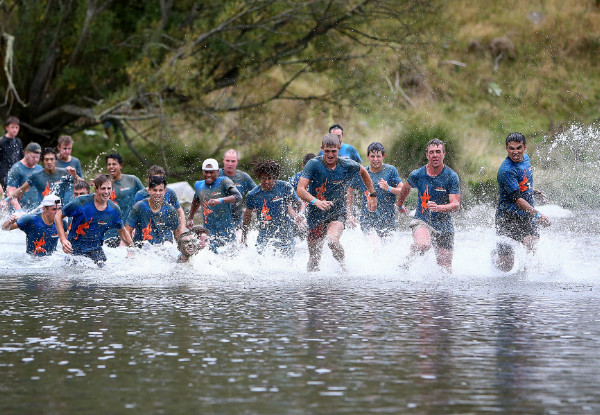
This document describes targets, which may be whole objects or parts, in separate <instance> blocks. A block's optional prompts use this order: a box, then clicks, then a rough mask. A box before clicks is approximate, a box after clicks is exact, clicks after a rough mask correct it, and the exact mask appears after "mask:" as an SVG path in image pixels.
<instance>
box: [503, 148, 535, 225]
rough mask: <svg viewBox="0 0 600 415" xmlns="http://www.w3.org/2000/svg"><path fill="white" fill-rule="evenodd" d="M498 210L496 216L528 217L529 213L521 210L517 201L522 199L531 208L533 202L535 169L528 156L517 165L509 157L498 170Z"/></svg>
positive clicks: (524, 156)
mask: <svg viewBox="0 0 600 415" xmlns="http://www.w3.org/2000/svg"><path fill="white" fill-rule="evenodd" d="M497 179H498V190H499V199H498V209H497V210H496V215H498V216H501V215H502V214H504V213H506V212H509V213H512V214H515V215H519V216H523V217H527V216H529V213H527V212H525V211H524V210H521V209H520V208H519V207H518V206H517V205H516V204H515V200H516V199H518V198H520V197H522V198H523V199H525V200H526V201H527V203H529V204H530V205H531V206H534V204H533V203H534V202H533V167H532V166H531V161H530V160H529V156H528V155H527V154H524V155H523V161H522V162H520V163H515V162H514V161H512V160H511V159H510V158H509V157H506V159H504V162H502V164H501V165H500V169H498V177H497Z"/></svg>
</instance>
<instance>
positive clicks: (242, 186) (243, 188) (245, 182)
mask: <svg viewBox="0 0 600 415" xmlns="http://www.w3.org/2000/svg"><path fill="white" fill-rule="evenodd" d="M219 177H227V178H229V179H230V180H231V181H232V182H233V184H234V185H235V187H236V188H237V189H238V191H239V192H240V193H241V195H242V198H243V197H245V196H246V194H247V193H248V192H249V191H250V190H252V189H254V186H256V183H254V180H252V178H251V177H250V175H249V174H248V173H245V172H243V171H241V170H236V171H235V174H234V175H233V176H227V175H226V174H225V170H223V169H219ZM243 206H244V200H243V199H242V200H240V201H239V202H236V203H234V204H233V205H232V207H231V216H232V217H233V220H234V222H235V223H236V224H238V225H239V224H241V223H242V213H243Z"/></svg>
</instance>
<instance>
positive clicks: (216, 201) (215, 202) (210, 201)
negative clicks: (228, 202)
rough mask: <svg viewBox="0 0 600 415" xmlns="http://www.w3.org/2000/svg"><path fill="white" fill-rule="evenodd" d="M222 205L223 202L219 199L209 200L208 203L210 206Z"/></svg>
mask: <svg viewBox="0 0 600 415" xmlns="http://www.w3.org/2000/svg"><path fill="white" fill-rule="evenodd" d="M221 203H223V202H220V201H219V199H208V201H207V202H206V204H207V205H208V206H214V205H220V204H221Z"/></svg>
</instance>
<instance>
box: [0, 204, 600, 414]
mask: <svg viewBox="0 0 600 415" xmlns="http://www.w3.org/2000/svg"><path fill="white" fill-rule="evenodd" d="M545 211H546V213H547V214H548V215H549V216H550V217H551V218H552V220H553V224H552V226H551V227H550V228H547V229H543V230H542V235H541V240H540V244H539V247H538V252H537V254H536V255H535V256H528V255H525V254H524V253H520V254H519V255H518V260H517V264H516V265H515V268H514V269H513V271H511V272H509V273H506V274H502V273H499V272H497V271H495V270H494V269H493V267H492V266H491V263H490V251H491V249H492V248H493V246H494V242H495V237H494V231H493V226H492V223H493V208H491V207H489V206H484V205H482V206H476V207H474V208H472V209H469V210H466V211H463V212H461V213H460V214H458V215H457V216H456V228H457V235H456V243H455V259H454V272H453V274H451V275H448V274H445V273H443V272H441V271H440V269H439V268H437V266H435V265H434V262H435V261H434V258H433V257H432V256H431V255H425V256H424V257H422V258H418V259H417V260H416V261H415V262H414V263H413V265H412V266H411V267H410V268H409V269H408V270H404V269H401V268H399V264H400V263H401V262H402V260H403V258H404V256H405V255H406V254H407V253H408V249H409V245H410V242H411V236H410V233H409V231H408V229H407V227H406V221H405V220H404V219H403V220H402V221H401V231H400V232H399V233H398V235H396V236H395V237H394V238H393V239H392V240H390V241H388V242H387V243H383V244H378V243H376V242H374V241H369V240H367V241H366V240H365V239H364V238H363V235H362V234H361V232H360V231H358V230H355V229H350V230H347V231H346V232H345V233H344V235H343V237H342V242H343V244H344V246H345V247H346V253H347V266H348V272H347V273H342V272H340V271H339V270H338V267H337V266H336V263H335V261H334V260H333V258H332V256H331V254H330V252H329V249H328V248H327V247H326V248H325V249H324V252H325V254H324V258H323V263H322V267H321V271H320V272H318V273H313V274H308V273H306V272H305V269H306V260H307V249H306V246H305V242H301V243H299V245H298V252H297V255H296V256H295V258H293V259H292V260H284V259H279V258H276V257H272V256H269V255H267V256H265V257H260V256H258V255H257V254H256V251H255V249H254V248H252V247H251V248H249V249H246V250H241V251H240V252H239V253H238V255H237V256H236V257H233V258H232V257H227V256H226V255H221V256H219V257H214V256H210V255H209V254H206V256H203V257H201V258H199V259H198V260H197V261H196V262H195V263H194V264H175V263H174V258H175V255H176V253H175V249H174V248H173V247H169V248H166V249H163V250H151V251H142V252H139V253H138V254H137V256H136V258H134V259H126V258H125V252H124V251H123V250H122V249H120V248H118V249H107V254H108V263H107V265H106V267H105V268H103V269H98V268H96V267H95V266H93V265H92V264H91V263H88V262H85V261H84V262H76V263H73V262H71V261H69V260H68V259H67V257H66V256H65V255H64V254H62V253H57V254H56V255H54V256H53V257H51V258H47V259H44V260H35V259H31V258H29V257H27V256H26V255H25V254H24V251H25V248H24V239H25V238H24V236H23V234H22V233H21V232H19V231H13V232H2V233H0V252H2V255H1V258H0V275H1V276H2V282H1V284H0V333H1V337H0V370H1V371H2V376H1V377H0V390H2V397H3V399H2V400H1V401H0V413H2V414H28V413H31V414H39V413H50V414H66V413H68V414H89V413H111V414H149V413H155V414H179V413H181V414H183V413H186V414H188V413H198V414H200V413H202V414H344V413H347V414H367V413H378V414H379V413H391V414H400V413H402V414H471V413H472V414H486V413H505V414H581V413H590V414H596V413H600V389H599V388H598V385H599V384H600V347H599V346H600V323H599V322H600V313H599V310H600V300H599V298H598V291H599V290H600V283H599V282H598V277H599V273H600V272H599V270H600V238H599V237H598V235H600V224H599V221H598V219H597V218H598V214H599V213H600V212H598V211H594V212H589V211H587V212H586V211H585V210H583V209H582V210H580V211H574V212H572V211H567V210H564V209H562V208H560V207H559V206H547V207H546V208H545ZM254 237H255V235H254Z"/></svg>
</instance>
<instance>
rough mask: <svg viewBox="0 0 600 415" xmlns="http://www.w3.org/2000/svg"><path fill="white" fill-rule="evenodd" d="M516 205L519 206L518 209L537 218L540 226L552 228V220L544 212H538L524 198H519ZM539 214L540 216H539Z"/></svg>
mask: <svg viewBox="0 0 600 415" xmlns="http://www.w3.org/2000/svg"><path fill="white" fill-rule="evenodd" d="M515 205H517V207H518V208H519V209H521V210H523V211H525V212H527V213H529V214H530V215H532V216H535V217H537V219H538V221H539V222H540V224H541V225H542V226H550V219H549V218H548V216H546V215H544V214H543V213H542V212H540V211H539V210H536V209H535V208H534V207H533V206H531V205H530V204H529V203H528V202H527V201H526V200H525V199H523V198H522V197H520V198H518V199H517V200H516V201H515ZM538 213H539V216H537V215H538Z"/></svg>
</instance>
